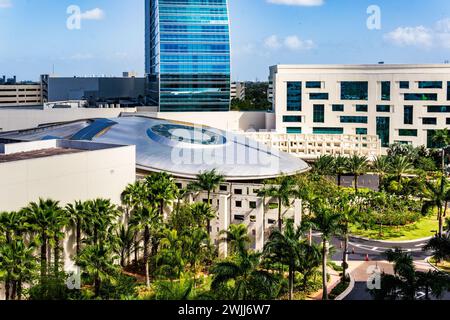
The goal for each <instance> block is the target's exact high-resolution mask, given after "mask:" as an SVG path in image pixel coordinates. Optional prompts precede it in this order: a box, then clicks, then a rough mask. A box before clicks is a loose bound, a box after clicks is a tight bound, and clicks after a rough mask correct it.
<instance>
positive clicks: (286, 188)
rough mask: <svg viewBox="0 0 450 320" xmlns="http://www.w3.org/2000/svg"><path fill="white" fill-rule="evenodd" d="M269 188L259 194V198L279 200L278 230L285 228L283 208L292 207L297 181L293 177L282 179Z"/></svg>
mask: <svg viewBox="0 0 450 320" xmlns="http://www.w3.org/2000/svg"><path fill="white" fill-rule="evenodd" d="M275 183H276V184H275V185H271V186H270V187H268V188H264V189H263V190H260V191H259V192H258V196H259V197H265V198H267V197H269V198H276V199H277V200H278V230H279V231H282V228H283V216H282V209H283V206H290V205H291V197H292V196H295V180H294V179H293V178H292V177H287V176H284V177H281V178H278V179H277V180H276V182H275Z"/></svg>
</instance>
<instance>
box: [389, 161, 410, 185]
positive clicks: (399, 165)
mask: <svg viewBox="0 0 450 320" xmlns="http://www.w3.org/2000/svg"><path fill="white" fill-rule="evenodd" d="M389 169H390V170H389V171H390V172H391V173H392V174H393V175H394V176H395V177H396V179H397V182H398V183H401V182H402V177H403V176H404V175H406V174H410V173H412V172H414V166H413V164H412V163H411V161H410V160H409V159H408V158H407V157H405V156H396V157H393V158H391V160H390V165H389Z"/></svg>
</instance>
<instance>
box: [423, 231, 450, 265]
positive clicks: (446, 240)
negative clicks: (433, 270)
mask: <svg viewBox="0 0 450 320" xmlns="http://www.w3.org/2000/svg"><path fill="white" fill-rule="evenodd" d="M423 250H424V251H432V252H433V258H434V259H435V260H436V263H440V262H442V260H446V259H450V236H449V235H443V236H442V237H439V236H436V237H434V238H432V239H430V240H429V241H428V243H427V245H426V246H425V247H423Z"/></svg>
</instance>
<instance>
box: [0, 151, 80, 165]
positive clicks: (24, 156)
mask: <svg viewBox="0 0 450 320" xmlns="http://www.w3.org/2000/svg"><path fill="white" fill-rule="evenodd" d="M79 152H83V150H80V149H70V148H49V149H41V150H33V151H26V152H18V153H12V154H0V163H5V162H14V161H22V160H30V159H38V158H46V157H52V156H59V155H63V154H73V153H79Z"/></svg>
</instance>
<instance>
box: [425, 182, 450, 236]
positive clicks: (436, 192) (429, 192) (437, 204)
mask: <svg viewBox="0 0 450 320" xmlns="http://www.w3.org/2000/svg"><path fill="white" fill-rule="evenodd" d="M449 195H450V188H449V186H448V180H447V178H445V177H444V176H442V178H441V179H440V181H437V182H433V181H426V182H425V190H424V198H425V199H426V200H425V201H424V204H423V208H422V212H423V213H426V212H429V210H430V209H432V208H437V209H438V220H439V231H438V233H439V237H441V238H442V235H443V229H444V226H443V225H444V221H443V220H444V206H445V203H446V202H447V201H448V200H449Z"/></svg>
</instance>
